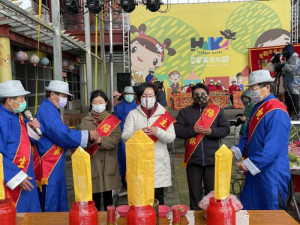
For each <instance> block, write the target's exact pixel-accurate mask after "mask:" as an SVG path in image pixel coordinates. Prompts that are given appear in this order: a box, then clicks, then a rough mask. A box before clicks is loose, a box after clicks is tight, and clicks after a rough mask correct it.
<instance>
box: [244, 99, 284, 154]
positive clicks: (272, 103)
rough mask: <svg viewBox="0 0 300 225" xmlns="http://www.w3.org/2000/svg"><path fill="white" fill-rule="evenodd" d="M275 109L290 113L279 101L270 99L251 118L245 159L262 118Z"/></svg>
mask: <svg viewBox="0 0 300 225" xmlns="http://www.w3.org/2000/svg"><path fill="white" fill-rule="evenodd" d="M275 109H281V110H283V111H285V112H286V113H288V112H287V110H286V107H285V105H284V104H283V103H282V102H280V101H279V100H277V99H270V100H268V101H266V102H264V103H263V104H262V105H261V106H259V107H258V109H257V110H256V112H255V113H254V115H253V117H252V118H251V120H250V122H249V133H248V140H247V147H246V150H245V153H244V155H243V158H244V159H246V158H247V152H248V144H249V142H250V139H251V137H252V135H253V133H254V131H255V130H256V127H257V126H258V124H259V122H260V121H261V120H262V118H264V116H265V115H267V113H269V112H271V111H273V110H275Z"/></svg>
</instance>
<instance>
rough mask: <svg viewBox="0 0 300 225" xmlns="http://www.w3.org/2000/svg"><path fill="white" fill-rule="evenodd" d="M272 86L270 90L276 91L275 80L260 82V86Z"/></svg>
mask: <svg viewBox="0 0 300 225" xmlns="http://www.w3.org/2000/svg"><path fill="white" fill-rule="evenodd" d="M268 85H269V86H270V92H271V93H274V91H275V86H274V83H273V82H263V83H259V84H258V86H260V87H261V88H263V87H265V86H268Z"/></svg>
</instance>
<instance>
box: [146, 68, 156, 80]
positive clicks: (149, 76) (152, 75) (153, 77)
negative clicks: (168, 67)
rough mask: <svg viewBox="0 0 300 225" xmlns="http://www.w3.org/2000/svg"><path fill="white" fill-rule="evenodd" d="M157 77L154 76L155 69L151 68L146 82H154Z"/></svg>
mask: <svg viewBox="0 0 300 225" xmlns="http://www.w3.org/2000/svg"><path fill="white" fill-rule="evenodd" d="M156 80H157V79H156V77H155V76H154V69H153V68H150V69H149V74H148V75H147V76H146V82H147V83H153V82H154V81H156Z"/></svg>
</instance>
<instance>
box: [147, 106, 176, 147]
mask: <svg viewBox="0 0 300 225" xmlns="http://www.w3.org/2000/svg"><path fill="white" fill-rule="evenodd" d="M174 122H176V120H175V119H174V118H173V117H172V116H171V115H170V113H169V112H168V111H165V113H164V114H162V115H160V117H158V118H157V120H156V121H155V122H154V123H153V124H152V125H151V127H159V128H161V129H163V130H167V129H168V128H169V127H170V125H171V124H172V123H174ZM149 137H150V138H151V139H152V140H153V141H154V143H156V142H157V140H158V138H157V137H155V136H154V135H149Z"/></svg>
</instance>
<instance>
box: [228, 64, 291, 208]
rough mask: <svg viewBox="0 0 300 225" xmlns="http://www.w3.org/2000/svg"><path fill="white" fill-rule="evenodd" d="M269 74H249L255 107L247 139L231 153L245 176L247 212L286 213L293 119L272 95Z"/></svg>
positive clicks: (247, 131)
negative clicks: (281, 211) (272, 211)
mask: <svg viewBox="0 0 300 225" xmlns="http://www.w3.org/2000/svg"><path fill="white" fill-rule="evenodd" d="M273 81H274V78H272V77H271V76H270V72H269V71H268V70H257V71H254V72H252V73H251V74H250V77H249V84H248V86H249V89H248V90H249V92H250V98H251V101H252V102H254V103H255V106H254V108H253V110H252V112H251V114H250V118H249V122H248V125H247V127H246V131H245V135H244V136H243V137H242V138H241V139H240V143H239V144H238V145H236V146H233V147H232V148H231V150H232V151H233V152H234V155H235V157H236V159H237V160H240V161H239V162H238V163H237V166H238V168H239V169H240V170H243V171H244V172H245V173H246V179H245V185H244V188H243V190H242V193H241V202H242V204H243V206H244V209H246V210H279V209H285V210H286V209H287V207H286V199H287V195H288V184H289V180H290V167H289V157H288V145H289V133H290V118H289V115H288V113H287V109H286V107H285V105H284V104H283V103H282V102H280V101H278V100H277V98H276V97H274V95H273V94H272V93H273V91H274V84H273Z"/></svg>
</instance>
